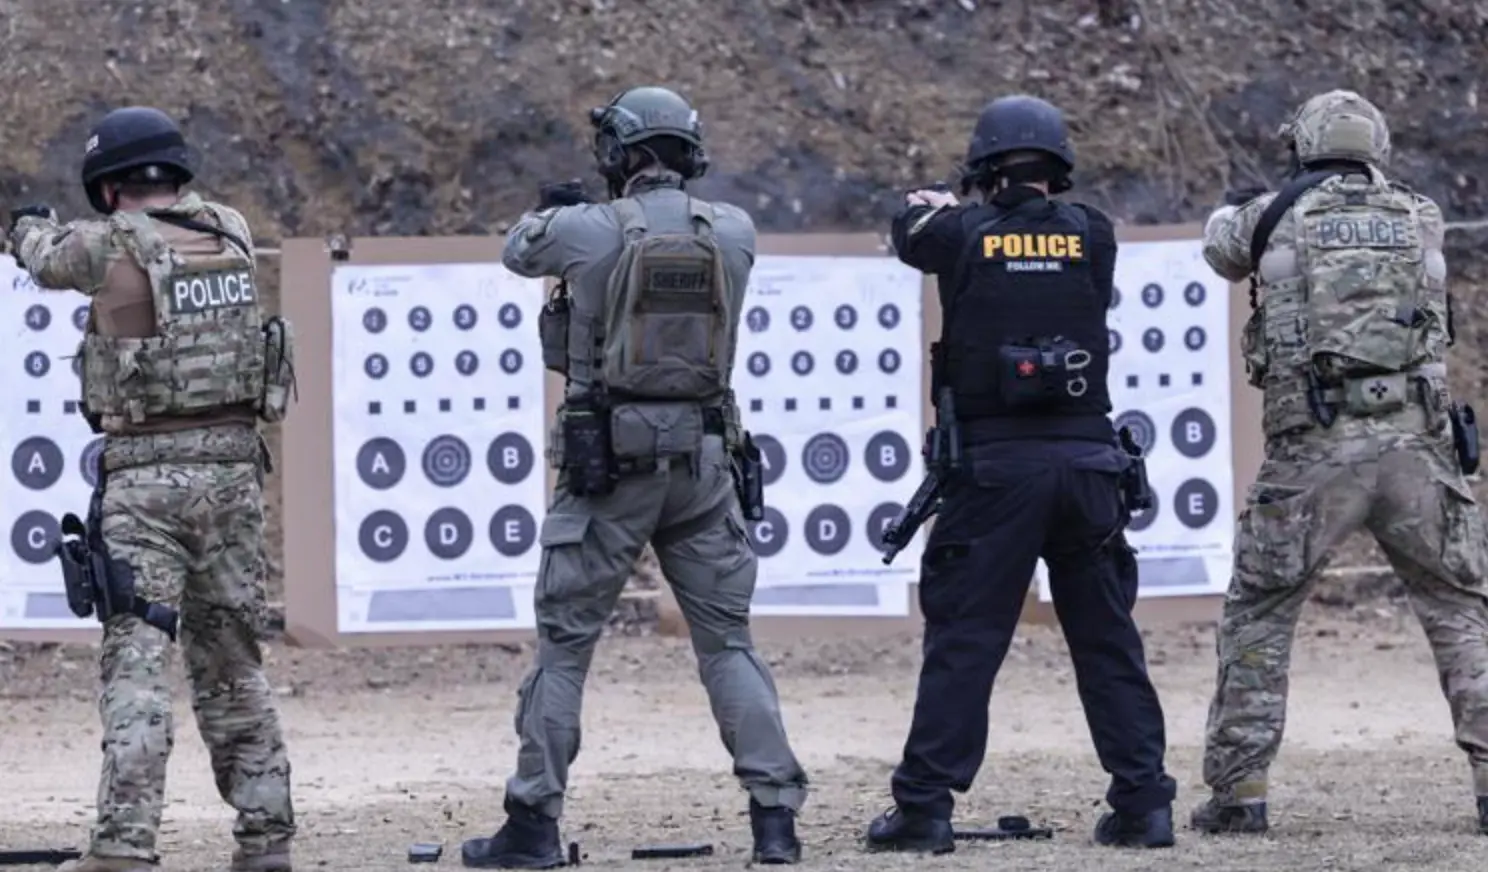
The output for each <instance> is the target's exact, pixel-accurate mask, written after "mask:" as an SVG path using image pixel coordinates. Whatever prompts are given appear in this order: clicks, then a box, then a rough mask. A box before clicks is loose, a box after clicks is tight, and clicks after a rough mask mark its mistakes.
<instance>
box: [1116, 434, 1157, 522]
mask: <svg viewBox="0 0 1488 872" xmlns="http://www.w3.org/2000/svg"><path fill="white" fill-rule="evenodd" d="M1117 437H1118V438H1119V439H1120V440H1121V450H1122V451H1125V452H1126V455H1127V457H1129V458H1131V463H1130V464H1129V465H1128V466H1127V468H1126V471H1125V472H1123V473H1122V474H1121V499H1122V501H1123V502H1124V503H1126V510H1127V511H1128V512H1145V511H1147V510H1148V509H1150V508H1152V483H1151V482H1150V481H1149V480H1148V479H1147V460H1146V458H1144V457H1143V456H1142V447H1141V446H1140V445H1138V444H1137V440H1136V439H1135V438H1133V437H1132V434H1131V430H1130V429H1129V428H1126V427H1122V428H1121V430H1120V431H1119V432H1118V433H1117Z"/></svg>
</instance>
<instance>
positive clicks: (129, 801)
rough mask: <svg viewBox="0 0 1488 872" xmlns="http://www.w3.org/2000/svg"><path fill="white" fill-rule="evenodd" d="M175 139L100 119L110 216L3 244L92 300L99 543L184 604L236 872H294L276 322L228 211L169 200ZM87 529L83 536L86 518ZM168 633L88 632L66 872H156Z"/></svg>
mask: <svg viewBox="0 0 1488 872" xmlns="http://www.w3.org/2000/svg"><path fill="white" fill-rule="evenodd" d="M190 163H191V162H190V160H189V156H188V153H187V148H186V143H185V141H184V140H183V138H182V136H181V132H180V130H179V129H178V128H177V127H176V124H175V122H173V121H172V120H171V119H170V118H169V117H167V116H166V115H165V114H163V113H161V112H160V111H158V110H155V109H150V108H142V107H132V108H126V109H119V110H117V111H114V112H111V113H109V114H108V115H107V116H105V117H104V119H103V120H102V121H101V122H100V123H99V125H98V126H97V127H96V128H95V129H94V131H93V133H92V136H91V138H90V139H89V140H88V146H87V153H86V156H85V157H84V159H83V173H82V178H83V185H84V187H85V189H86V191H87V194H88V200H89V202H90V203H92V205H93V207H94V208H95V209H97V210H98V211H99V212H100V213H102V214H103V215H104V216H105V217H104V218H102V219H101V220H84V221H74V222H72V223H70V224H66V225H59V224H58V223H57V222H56V220H55V218H54V217H53V216H52V214H51V210H50V209H48V208H46V207H40V206H36V207H27V208H24V209H19V210H17V211H16V213H15V226H14V227H13V228H12V231H11V242H12V245H13V250H14V251H15V253H16V258H17V260H18V261H19V262H20V263H21V264H22V266H23V267H24V268H25V269H27V270H28V271H29V272H30V274H31V276H32V278H34V279H35V281H36V283H37V284H38V285H41V286H42V287H45V288H52V289H57V290H63V289H76V290H78V291H81V292H82V293H83V294H85V295H86V296H88V297H89V298H90V301H91V305H90V307H89V315H88V324H87V330H86V334H85V338H84V341H83V343H82V346H81V348H80V350H79V354H80V356H81V370H80V371H81V376H82V379H81V380H82V399H83V410H84V414H85V415H86V416H87V418H88V420H89V423H90V424H91V425H92V426H93V428H94V430H95V432H101V433H103V434H104V439H105V441H104V448H103V452H102V454H101V455H100V458H99V485H98V486H99V488H100V490H101V492H102V496H101V509H100V515H101V524H102V539H103V544H104V546H105V547H106V548H107V549H108V551H109V553H110V555H111V556H112V557H113V558H115V559H118V560H122V561H124V562H126V563H127V564H128V565H129V566H130V567H131V568H132V570H133V573H134V577H135V594H136V596H137V597H139V598H140V600H141V601H145V602H153V603H155V604H159V605H162V606H165V607H169V608H175V609H178V610H179V613H180V615H181V621H180V631H181V647H182V649H183V651H184V656H185V660H186V670H187V673H188V676H189V678H190V682H191V687H192V708H193V710H194V711H195V713H196V719H197V727H198V729H199V730H200V732H201V735H202V738H203V739H204V740H205V742H206V744H207V750H208V753H209V754H210V756H211V760H212V770H213V772H214V774H215V775H216V780H217V789H218V791H219V792H220V793H221V795H222V798H223V800H224V801H226V802H227V803H228V804H229V805H231V806H232V807H233V808H234V809H236V810H237V812H238V818H237V823H236V826H235V827H234V829H233V834H234V836H235V837H236V839H237V842H238V847H237V851H236V853H235V854H234V857H233V865H232V868H233V869H234V870H242V872H249V870H252V872H281V870H289V869H290V860H289V846H290V840H291V838H292V836H293V835H294V832H295V822H294V810H293V806H292V804H291V802H290V784H289V780H290V768H289V761H288V759H287V757H286V755H285V749H284V740H283V736H282V733H281V730H280V725H279V716H278V714H277V712H276V711H275V706H274V702H273V698H272V693H271V691H270V688H269V683H268V681H267V680H266V679H265V678H264V672H263V668H262V658H261V654H260V650H259V635H260V632H261V629H262V625H263V617H264V588H263V584H264V567H265V564H264V557H263V535H264V531H263V527H264V514H263V494H262V484H263V472H264V464H265V463H266V462H267V451H266V449H265V446H264V444H263V442H262V440H261V438H260V437H259V434H258V430H257V422H258V420H259V419H263V420H268V421H275V420H279V419H281V418H282V417H283V415H284V413H285V410H286V406H287V403H288V392H289V389H290V388H291V387H292V385H291V380H292V370H293V365H292V352H291V349H290V344H291V340H290V336H289V331H288V325H287V324H286V323H284V322H283V321H281V320H280V319H277V318H267V317H266V316H265V313H264V312H263V310H262V309H261V308H260V302H259V297H258V294H259V288H258V287H257V286H256V285H255V283H254V256H253V246H252V242H251V237H250V235H249V231H248V227H247V224H246V223H245V222H244V220H243V216H242V215H240V214H239V213H238V212H236V211H234V210H232V209H230V208H228V207H226V206H222V205H219V204H216V203H209V202H206V201H204V200H202V199H201V198H200V197H198V196H197V195H195V194H185V195H182V194H181V192H180V188H181V186H182V185H184V184H186V183H188V182H190V181H191V179H192V176H193V173H192V170H191V168H190ZM99 521H100V519H99V518H94V519H92V520H91V523H99ZM169 645H170V640H169V638H168V637H167V635H166V634H165V633H164V632H162V631H161V629H158V628H156V627H155V626H151V625H149V624H147V623H145V622H144V621H142V620H141V618H140V617H136V616H135V615H134V614H120V615H117V616H115V617H113V618H111V619H109V620H108V621H107V622H106V623H105V625H104V628H103V642H102V652H101V655H100V665H101V669H102V679H103V680H102V696H101V700H100V702H99V711H100V715H101V717H102V721H103V773H102V779H101V782H100V784H99V788H98V819H97V824H96V825H95V827H94V829H93V835H92V844H91V847H90V850H89V852H88V855H87V856H86V857H84V858H83V859H82V860H81V861H78V863H77V864H76V865H75V866H73V867H72V868H73V869H74V870H75V872H126V870H136V869H141V870H142V869H148V868H152V867H151V866H149V865H148V864H150V863H152V862H153V861H154V860H155V858H156V851H155V848H156V836H157V833H158V831H159V828H160V817H161V804H162V802H163V796H164V792H165V773H166V760H167V757H168V756H169V754H170V750H171V744H172V741H173V737H174V728H173V724H172V719H171V701H170V695H169V690H170V688H169V682H168V680H167V673H166V665H167V660H168V658H169V657H170V650H171V649H170V647H169Z"/></svg>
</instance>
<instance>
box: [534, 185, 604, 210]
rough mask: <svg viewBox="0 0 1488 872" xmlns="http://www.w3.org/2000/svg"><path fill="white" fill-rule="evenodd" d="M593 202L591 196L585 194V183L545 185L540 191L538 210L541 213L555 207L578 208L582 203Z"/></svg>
mask: <svg viewBox="0 0 1488 872" xmlns="http://www.w3.org/2000/svg"><path fill="white" fill-rule="evenodd" d="M593 202H594V201H593V200H591V199H590V198H589V195H588V194H586V193H584V183H583V182H581V181H579V180H578V179H573V180H571V181H567V182H557V183H554V184H548V185H543V186H542V187H541V188H539V189H538V197H537V208H538V210H539V211H541V210H543V209H551V208H552V207H554V206H577V205H579V204H580V203H593Z"/></svg>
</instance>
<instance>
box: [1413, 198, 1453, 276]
mask: <svg viewBox="0 0 1488 872" xmlns="http://www.w3.org/2000/svg"><path fill="white" fill-rule="evenodd" d="M1416 215H1417V218H1418V219H1419V220H1420V222H1421V248H1422V249H1423V254H1424V257H1425V260H1426V279H1427V281H1429V282H1431V283H1432V284H1433V286H1435V287H1438V288H1442V287H1445V286H1446V283H1447V256H1446V254H1445V253H1444V250H1445V249H1446V247H1447V222H1446V219H1445V218H1444V217H1443V216H1442V210H1441V207H1440V206H1438V205H1436V202H1435V201H1434V200H1431V199H1429V198H1427V197H1420V198H1418V205H1417V208H1416Z"/></svg>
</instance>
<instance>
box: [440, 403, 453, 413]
mask: <svg viewBox="0 0 1488 872" xmlns="http://www.w3.org/2000/svg"><path fill="white" fill-rule="evenodd" d="M449 410H450V401H449V400H440V401H439V411H441V412H448V411H449Z"/></svg>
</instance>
